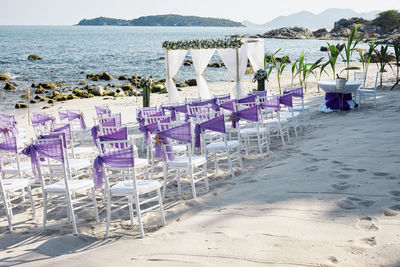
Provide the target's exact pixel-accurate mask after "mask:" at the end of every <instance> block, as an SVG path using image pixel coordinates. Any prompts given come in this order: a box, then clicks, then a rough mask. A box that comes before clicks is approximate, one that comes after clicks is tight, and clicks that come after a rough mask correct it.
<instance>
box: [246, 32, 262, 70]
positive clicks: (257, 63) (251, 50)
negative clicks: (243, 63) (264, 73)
mask: <svg viewBox="0 0 400 267" xmlns="http://www.w3.org/2000/svg"><path fill="white" fill-rule="evenodd" d="M246 45H247V57H248V58H249V60H250V63H251V66H252V67H253V70H254V72H256V71H257V70H259V69H264V40H263V39H256V40H255V39H250V40H247V41H246Z"/></svg>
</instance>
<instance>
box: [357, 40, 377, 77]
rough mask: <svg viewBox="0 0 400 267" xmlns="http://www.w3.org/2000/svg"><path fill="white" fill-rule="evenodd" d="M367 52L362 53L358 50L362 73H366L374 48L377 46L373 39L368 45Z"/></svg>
mask: <svg viewBox="0 0 400 267" xmlns="http://www.w3.org/2000/svg"><path fill="white" fill-rule="evenodd" d="M368 45H369V48H368V51H366V52H364V51H362V50H358V54H359V55H360V61H361V63H362V66H363V71H365V72H368V66H369V63H370V62H371V59H372V54H373V53H374V50H375V48H376V47H377V46H378V43H376V42H375V39H373V40H372V41H371V42H370V43H369V44H368Z"/></svg>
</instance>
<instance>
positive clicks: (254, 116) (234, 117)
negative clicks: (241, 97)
mask: <svg viewBox="0 0 400 267" xmlns="http://www.w3.org/2000/svg"><path fill="white" fill-rule="evenodd" d="M258 109H259V107H258V106H257V105H254V106H252V107H249V108H246V109H243V110H240V111H237V112H233V113H232V114H231V116H230V117H229V120H230V121H232V127H233V128H236V124H237V122H238V121H239V120H240V119H245V120H249V121H258V112H259V111H258Z"/></svg>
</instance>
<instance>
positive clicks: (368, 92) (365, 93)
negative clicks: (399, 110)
mask: <svg viewBox="0 0 400 267" xmlns="http://www.w3.org/2000/svg"><path fill="white" fill-rule="evenodd" d="M378 77H379V72H377V73H376V77H375V84H374V89H358V90H357V93H358V96H359V97H358V99H359V101H358V108H361V102H363V101H364V104H365V100H366V99H367V98H373V101H374V107H375V108H376V88H377V86H378Z"/></svg>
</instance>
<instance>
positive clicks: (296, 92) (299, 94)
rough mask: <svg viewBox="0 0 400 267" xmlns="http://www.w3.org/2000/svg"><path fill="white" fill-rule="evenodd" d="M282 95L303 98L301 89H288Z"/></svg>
mask: <svg viewBox="0 0 400 267" xmlns="http://www.w3.org/2000/svg"><path fill="white" fill-rule="evenodd" d="M283 94H284V95H287V94H292V96H293V97H301V98H303V87H299V88H295V89H290V90H284V91H283Z"/></svg>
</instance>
